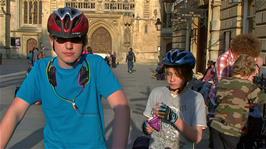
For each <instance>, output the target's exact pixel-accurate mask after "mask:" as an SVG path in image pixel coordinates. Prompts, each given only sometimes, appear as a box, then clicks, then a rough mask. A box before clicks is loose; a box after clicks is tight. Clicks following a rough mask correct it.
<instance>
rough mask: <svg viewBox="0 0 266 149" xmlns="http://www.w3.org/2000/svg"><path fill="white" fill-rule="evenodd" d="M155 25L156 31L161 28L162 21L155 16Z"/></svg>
mask: <svg viewBox="0 0 266 149" xmlns="http://www.w3.org/2000/svg"><path fill="white" fill-rule="evenodd" d="M155 26H156V29H157V31H159V30H161V26H162V22H161V20H160V18H157V20H156V22H155Z"/></svg>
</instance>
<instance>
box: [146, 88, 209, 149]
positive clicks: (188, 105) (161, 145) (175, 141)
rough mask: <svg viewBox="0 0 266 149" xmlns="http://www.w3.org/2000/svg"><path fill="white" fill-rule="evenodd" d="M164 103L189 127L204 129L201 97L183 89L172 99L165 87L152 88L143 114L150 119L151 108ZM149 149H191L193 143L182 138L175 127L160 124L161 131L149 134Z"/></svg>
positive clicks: (187, 89)
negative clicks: (201, 127) (202, 127)
mask: <svg viewBox="0 0 266 149" xmlns="http://www.w3.org/2000/svg"><path fill="white" fill-rule="evenodd" d="M157 103H158V104H159V103H164V104H166V105H168V106H169V107H170V108H171V109H172V110H174V111H175V112H176V113H177V114H178V116H179V117H180V118H181V119H183V120H184V121H185V122H186V123H187V124H189V125H191V126H204V127H206V106H205V103H204V99H203V97H202V95H201V94H200V93H198V92H195V91H193V90H191V89H189V88H185V89H184V90H183V91H182V92H181V93H180V94H179V95H177V96H176V97H173V96H172V95H171V93H170V91H169V89H168V88H167V87H157V88H154V89H153V90H152V92H151V94H150V96H149V99H148V102H147V105H146V109H145V111H144V112H143V114H144V115H145V116H146V117H148V118H151V117H152V108H153V107H155V105H156V104H157ZM151 138H152V139H151V141H150V147H149V148H151V149H155V148H156V149H165V148H167V147H168V148H171V149H192V148H194V143H193V142H192V141H190V140H188V139H187V138H186V137H185V136H183V135H182V134H181V133H180V132H179V131H178V129H177V128H176V127H174V126H172V125H170V124H168V123H165V122H162V125H161V130H160V131H159V132H157V131H154V132H153V133H152V134H151Z"/></svg>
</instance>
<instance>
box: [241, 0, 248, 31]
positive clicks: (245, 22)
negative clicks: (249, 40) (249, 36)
mask: <svg viewBox="0 0 266 149" xmlns="http://www.w3.org/2000/svg"><path fill="white" fill-rule="evenodd" d="M248 28H249V24H248V0H243V28H242V29H243V33H248V31H249V30H248Z"/></svg>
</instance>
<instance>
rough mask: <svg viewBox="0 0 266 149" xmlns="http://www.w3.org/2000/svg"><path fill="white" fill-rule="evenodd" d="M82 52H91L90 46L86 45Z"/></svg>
mask: <svg viewBox="0 0 266 149" xmlns="http://www.w3.org/2000/svg"><path fill="white" fill-rule="evenodd" d="M82 54H93V53H92V49H91V47H90V46H88V47H87V48H84V50H83V51H82Z"/></svg>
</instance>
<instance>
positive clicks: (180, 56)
mask: <svg viewBox="0 0 266 149" xmlns="http://www.w3.org/2000/svg"><path fill="white" fill-rule="evenodd" d="M163 63H164V67H165V74H166V80H167V83H168V86H163V87H157V88H155V89H153V90H152V92H151V93H150V96H149V99H148V102H147V106H146V109H145V111H144V113H143V114H144V115H145V116H146V117H147V118H148V120H147V121H145V122H144V123H143V132H144V133H145V134H148V135H151V141H150V143H149V148H152V149H154V148H156V149H165V148H175V149H184V148H189V149H192V148H194V144H195V143H199V142H200V141H201V139H202V136H203V130H204V129H205V128H206V111H205V104H204V99H203V97H202V95H201V94H200V93H197V92H195V91H193V90H191V89H190V88H189V87H187V84H188V82H189V81H190V80H191V79H192V75H193V71H192V69H193V68H194V66H195V58H194V56H193V55H192V53H191V52H189V51H184V50H178V49H172V50H171V51H169V52H167V53H166V55H165V57H164V59H163ZM156 119H157V120H156Z"/></svg>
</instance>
